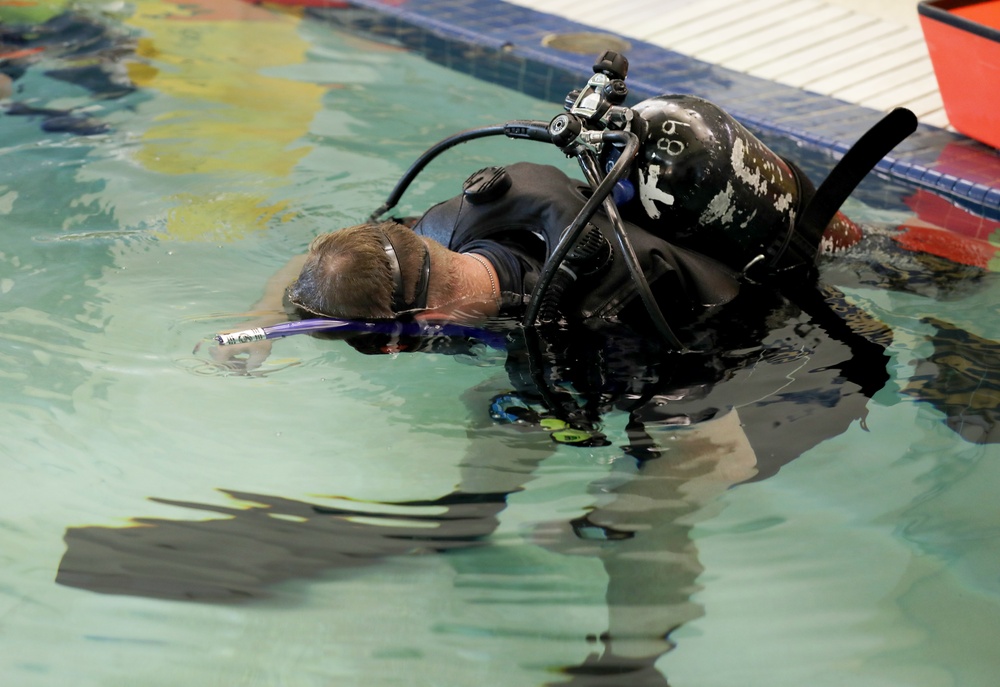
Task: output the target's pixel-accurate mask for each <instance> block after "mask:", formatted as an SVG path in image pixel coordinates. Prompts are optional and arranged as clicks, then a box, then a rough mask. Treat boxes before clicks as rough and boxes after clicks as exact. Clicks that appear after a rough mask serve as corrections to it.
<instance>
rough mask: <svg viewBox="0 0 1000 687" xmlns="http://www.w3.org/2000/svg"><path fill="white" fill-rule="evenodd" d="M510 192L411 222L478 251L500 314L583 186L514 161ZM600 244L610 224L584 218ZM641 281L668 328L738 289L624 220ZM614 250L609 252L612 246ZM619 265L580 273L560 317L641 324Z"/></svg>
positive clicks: (533, 279)
mask: <svg viewBox="0 0 1000 687" xmlns="http://www.w3.org/2000/svg"><path fill="white" fill-rule="evenodd" d="M506 174H507V175H508V177H509V179H510V187H509V189H508V190H507V191H506V192H505V193H501V194H500V195H499V196H498V197H488V198H476V197H475V196H470V194H462V195H459V196H456V197H455V198H452V199H450V200H447V201H445V202H443V203H440V204H438V205H436V206H434V207H432V208H431V209H430V210H428V211H427V212H426V213H425V214H424V215H423V216H422V217H421V218H420V219H419V220H418V221H417V223H416V224H415V225H414V227H413V229H414V231H415V232H417V233H418V234H421V235H423V236H427V237H429V238H432V239H434V240H435V241H438V242H439V243H441V244H443V245H445V246H447V247H448V248H450V249H451V250H454V251H458V252H461V253H478V254H481V255H483V256H484V257H486V258H487V259H489V260H490V262H491V263H492V264H493V265H494V267H495V268H496V271H497V275H498V277H499V281H500V290H501V293H502V308H501V314H502V315H508V316H518V315H520V314H521V312H522V311H523V307H524V304H525V302H526V300H527V299H528V297H529V296H530V295H531V292H532V289H533V288H534V287H535V284H536V283H537V281H538V277H539V273H540V272H541V269H542V266H543V265H544V264H545V261H546V259H547V258H548V257H549V256H550V255H551V253H552V250H553V248H554V247H555V246H556V244H557V243H558V241H559V238H560V236H561V234H562V232H563V231H564V230H565V229H566V227H568V226H569V224H570V223H571V222H572V221H573V219H574V218H575V217H576V216H577V214H578V213H579V211H580V209H581V208H582V207H583V205H584V203H585V202H586V200H587V196H586V195H585V194H586V193H587V189H588V187H587V186H586V185H585V184H583V183H582V182H579V181H576V180H574V179H571V178H570V177H568V176H566V175H565V174H563V173H562V172H561V171H560V170H558V169H556V168H555V167H551V166H547V165H536V164H531V163H525V162H521V163H516V164H512V165H510V166H508V167H507V168H506ZM591 224H592V225H594V226H595V227H596V228H597V229H598V230H599V231H600V233H601V234H602V235H603V236H604V238H605V239H606V240H607V241H608V243H609V244H610V245H612V246H615V245H617V240H616V238H615V236H614V232H613V229H612V226H611V222H610V220H609V219H608V218H607V217H606V216H605V215H604V214H603V213H600V212H598V213H597V214H595V216H594V217H593V219H592V220H591ZM625 228H626V231H627V232H628V235H629V237H630V240H631V242H632V245H633V248H634V249H635V252H636V255H637V256H638V258H639V262H640V264H641V265H642V268H643V272H644V274H645V276H646V279H647V280H648V281H649V282H650V285H651V287H652V288H653V291H654V294H655V296H656V297H657V301H658V303H659V304H660V307H661V309H662V310H663V311H664V313H665V314H666V316H667V318H668V319H669V320H670V321H671V323H672V324H673V323H679V324H687V323H690V322H692V321H693V320H694V319H696V318H697V317H698V316H700V315H702V314H703V313H704V312H706V311H707V310H709V309H711V308H713V307H716V306H720V305H723V304H725V303H728V302H730V301H731V300H733V298H735V296H736V294H737V292H738V291H739V288H740V285H739V281H738V278H737V275H736V274H735V273H734V272H733V270H732V269H730V268H728V267H726V266H725V265H723V264H722V263H720V262H717V261H715V260H713V259H712V258H709V257H706V256H704V255H701V254H699V253H695V252H693V251H690V250H687V249H685V248H681V247H679V246H676V245H673V244H672V243H670V242H668V241H666V240H665V239H664V238H663V237H660V236H657V235H655V234H653V233H652V232H650V231H647V230H646V229H644V228H643V227H640V226H638V225H636V224H632V223H626V224H625ZM615 250H616V251H617V250H618V249H617V248H616V249H615ZM636 295H637V293H636V290H635V287H634V285H633V283H632V279H631V276H630V274H629V271H628V268H627V266H626V264H625V261H624V260H623V259H622V258H621V256H620V255H618V254H617V253H616V255H615V256H614V257H613V258H612V259H611V260H610V264H609V265H607V266H606V267H605V268H604V269H603V270H601V271H600V272H599V273H598V274H595V275H593V276H590V277H587V276H581V277H580V278H579V280H578V282H577V283H576V284H575V285H574V288H573V289H572V290H570V291H569V292H568V293H567V294H566V295H565V297H564V299H563V301H562V303H561V311H562V313H563V315H564V316H565V318H566V319H567V320H574V321H579V320H588V319H600V320H609V319H619V320H623V321H627V322H631V323H633V324H638V323H641V322H642V321H643V320H644V319H645V312H644V310H643V306H642V304H641V303H640V302H638V301H637V300H636Z"/></svg>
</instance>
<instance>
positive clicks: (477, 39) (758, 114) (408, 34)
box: [309, 0, 1000, 220]
mask: <svg viewBox="0 0 1000 687" xmlns="http://www.w3.org/2000/svg"><path fill="white" fill-rule="evenodd" d="M309 12H310V13H312V14H313V15H314V16H316V17H319V18H322V19H324V20H326V21H330V22H333V23H336V24H338V25H341V26H344V27H345V28H348V29H350V30H353V31H361V32H364V33H367V34H370V35H372V36H376V37H380V38H382V39H385V40H390V41H393V42H396V43H399V44H400V45H403V46H405V47H406V48H407V49H410V50H413V51H414V52H416V53H418V54H421V55H423V56H425V57H426V58H427V59H428V60H430V61H432V62H435V63H437V64H441V65H444V66H446V67H449V68H451V69H455V70H457V71H459V72H463V73H466V74H470V75H473V76H475V77H477V78H481V79H484V80H487V81H491V82H495V83H498V84H501V85H503V86H506V87H509V88H512V89H516V90H518V91H521V92H523V93H526V94H528V95H531V96H534V97H537V98H541V99H545V100H549V101H552V102H554V103H561V102H562V101H563V99H564V98H565V96H566V94H567V93H568V92H569V91H570V90H571V89H573V88H577V87H579V86H580V85H581V84H582V77H583V76H584V75H588V74H590V73H591V69H592V65H593V61H594V58H595V57H596V55H597V52H599V51H593V52H590V51H587V52H586V53H585V54H575V53H573V52H568V51H565V50H559V49H556V48H553V47H548V46H546V45H545V44H544V41H545V39H546V38H547V37H551V36H552V35H556V34H574V33H594V32H600V29H599V28H595V27H592V26H588V25H586V24H583V23H577V22H573V21H569V20H567V19H564V18H562V17H556V16H553V15H550V14H545V13H541V12H537V11H535V10H532V9H529V8H526V7H520V6H517V5H511V4H508V3H504V2H500V1H499V0H351V2H350V7H348V8H330V9H322V8H315V9H311V10H309ZM610 41H614V42H618V43H620V42H622V41H625V43H626V44H627V46H626V47H624V48H623V49H622V51H621V52H623V53H624V54H625V55H626V56H627V57H628V59H629V64H630V71H629V76H628V84H629V89H630V91H631V93H632V94H633V96H635V97H636V98H638V99H642V98H647V97H651V96H654V95H659V94H663V93H689V94H694V95H698V96H701V97H703V98H706V99H708V100H711V101H712V102H715V103H716V104H718V105H720V106H721V107H723V108H725V109H726V110H728V111H729V112H730V113H731V114H732V115H733V116H734V117H736V118H737V119H739V120H740V121H742V122H743V123H744V124H747V125H749V126H750V127H752V128H756V129H758V130H760V131H763V132H768V133H777V134H781V135H784V136H789V137H791V138H793V139H796V140H798V141H801V142H803V143H804V144H807V145H812V146H816V147H819V148H822V149H825V150H827V151H829V152H831V153H832V154H833V155H835V156H838V157H839V155H841V154H843V153H844V152H845V151H847V150H848V149H849V148H850V147H851V145H852V144H853V143H854V142H855V141H856V140H857V139H858V138H860V137H861V135H862V134H864V133H865V131H867V130H868V129H869V128H870V127H871V126H872V125H874V124H875V123H876V122H877V121H878V120H879V119H881V118H882V117H883V116H884V114H885V113H884V112H879V111H876V110H871V109H867V108H864V107H859V106H857V105H854V104H851V103H847V102H844V101H841V100H837V99H834V98H831V97H828V96H823V95H818V94H815V93H810V92H808V91H803V90H800V89H797V88H793V87H790V86H784V85H782V84H778V83H774V82H771V81H767V80H765V79H760V78H757V77H753V76H748V75H746V74H742V73H739V72H735V71H732V70H728V69H724V68H721V67H719V66H716V65H712V64H709V63H706V62H702V61H699V60H695V59H692V58H690V57H687V56H685V55H681V54H679V53H676V52H672V51H670V50H665V49H663V48H660V47H658V46H654V45H651V44H649V43H645V42H643V41H638V40H633V39H630V38H627V37H619V36H610V35H609V42H610ZM877 171H878V172H880V173H881V174H884V175H885V176H887V177H890V178H895V179H899V180H903V181H906V182H908V183H910V184H913V185H915V186H918V187H921V188H925V189H928V190H931V191H933V192H934V193H936V194H939V195H942V196H944V197H946V198H948V199H949V200H951V201H953V202H954V203H956V204H957V205H959V206H960V207H962V208H964V209H967V210H969V211H970V212H972V213H975V214H976V215H979V216H981V217H984V218H986V219H988V220H1000V155H998V152H997V151H996V150H995V149H993V148H990V147H988V146H986V145H984V144H981V143H978V142H976V141H974V140H972V139H969V138H967V137H965V136H963V135H961V134H957V133H953V132H950V131H947V130H944V129H939V128H936V127H932V126H928V125H926V124H921V125H920V126H919V128H918V130H917V132H916V133H914V134H913V135H912V136H910V137H909V138H908V139H907V140H906V141H904V142H903V143H901V144H900V145H899V146H897V147H896V149H894V150H893V151H892V153H890V154H889V155H888V156H886V157H885V158H884V159H883V160H882V161H881V162H880V163H879V165H878V167H877Z"/></svg>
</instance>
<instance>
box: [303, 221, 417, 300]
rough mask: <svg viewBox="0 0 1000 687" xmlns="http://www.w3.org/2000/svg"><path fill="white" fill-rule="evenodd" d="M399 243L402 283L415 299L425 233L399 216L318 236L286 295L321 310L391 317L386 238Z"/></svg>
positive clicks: (398, 256)
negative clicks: (422, 235) (418, 231)
mask: <svg viewBox="0 0 1000 687" xmlns="http://www.w3.org/2000/svg"><path fill="white" fill-rule="evenodd" d="M385 237H387V238H388V239H389V240H390V241H391V242H392V245H393V247H394V248H395V252H396V256H397V259H398V260H399V269H400V272H401V274H402V275H403V289H404V295H405V297H406V300H407V301H412V300H413V297H414V292H415V291H416V288H417V287H416V284H417V281H418V279H419V274H420V270H421V265H422V262H423V257H424V254H425V248H424V244H423V242H422V241H421V239H420V237H419V236H417V235H416V234H414V233H413V231H411V230H410V229H408V228H407V227H405V226H403V225H401V224H399V223H397V222H382V223H380V224H359V225H356V226H353V227H347V228H345V229H341V230H339V231H335V232H332V233H330V234H324V235H322V236H318V237H317V238H316V239H315V240H313V242H312V244H311V245H310V246H309V255H308V257H307V258H306V262H305V265H303V267H302V271H301V272H300V273H299V277H298V279H296V280H295V281H294V282H293V283H292V285H291V286H289V287H288V291H287V295H288V299H289V301H291V302H292V303H293V304H294V305H296V306H297V307H300V308H302V309H303V310H307V311H309V312H311V313H313V314H316V315H323V316H326V317H339V318H345V319H368V320H375V319H391V318H393V317H395V316H396V313H395V312H393V309H392V297H393V291H394V287H395V285H394V282H393V278H392V270H391V267H390V264H389V258H388V256H387V255H386V251H385V243H384V238H385Z"/></svg>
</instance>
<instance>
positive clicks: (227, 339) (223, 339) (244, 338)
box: [215, 327, 267, 346]
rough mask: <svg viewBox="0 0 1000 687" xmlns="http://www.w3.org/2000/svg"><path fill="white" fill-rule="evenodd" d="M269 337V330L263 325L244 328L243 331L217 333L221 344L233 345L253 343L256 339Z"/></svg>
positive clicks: (216, 336)
mask: <svg viewBox="0 0 1000 687" xmlns="http://www.w3.org/2000/svg"><path fill="white" fill-rule="evenodd" d="M266 338H267V332H266V331H265V330H264V328H263V327H256V328H255V329H244V330H243V331H241V332H233V333H231V334H216V335H215V340H216V341H218V342H219V345H220V346H231V345H232V344H245V343H253V342H254V341H263V340H265V339H266Z"/></svg>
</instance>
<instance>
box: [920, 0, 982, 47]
mask: <svg viewBox="0 0 1000 687" xmlns="http://www.w3.org/2000/svg"><path fill="white" fill-rule="evenodd" d="M977 4H979V3H977V2H969V0H924V1H923V2H921V3H920V4H919V5H917V12H918V13H919V14H921V15H923V16H925V17H927V18H929V19H935V20H937V21H939V22H942V23H944V24H949V25H951V26H954V27H955V28H958V29H961V30H963V31H968V32H969V33H973V34H975V35H977V36H981V37H982V38H985V39H987V40H990V41H993V42H994V43H1000V30H998V29H994V28H992V27H989V26H985V25H984V24H980V23H978V22H974V21H972V20H971V19H966V18H965V17H962V16H959V15H957V14H953V13H952V12H949V11H948V10H953V9H955V8H957V7H967V6H968V5H977Z"/></svg>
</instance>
